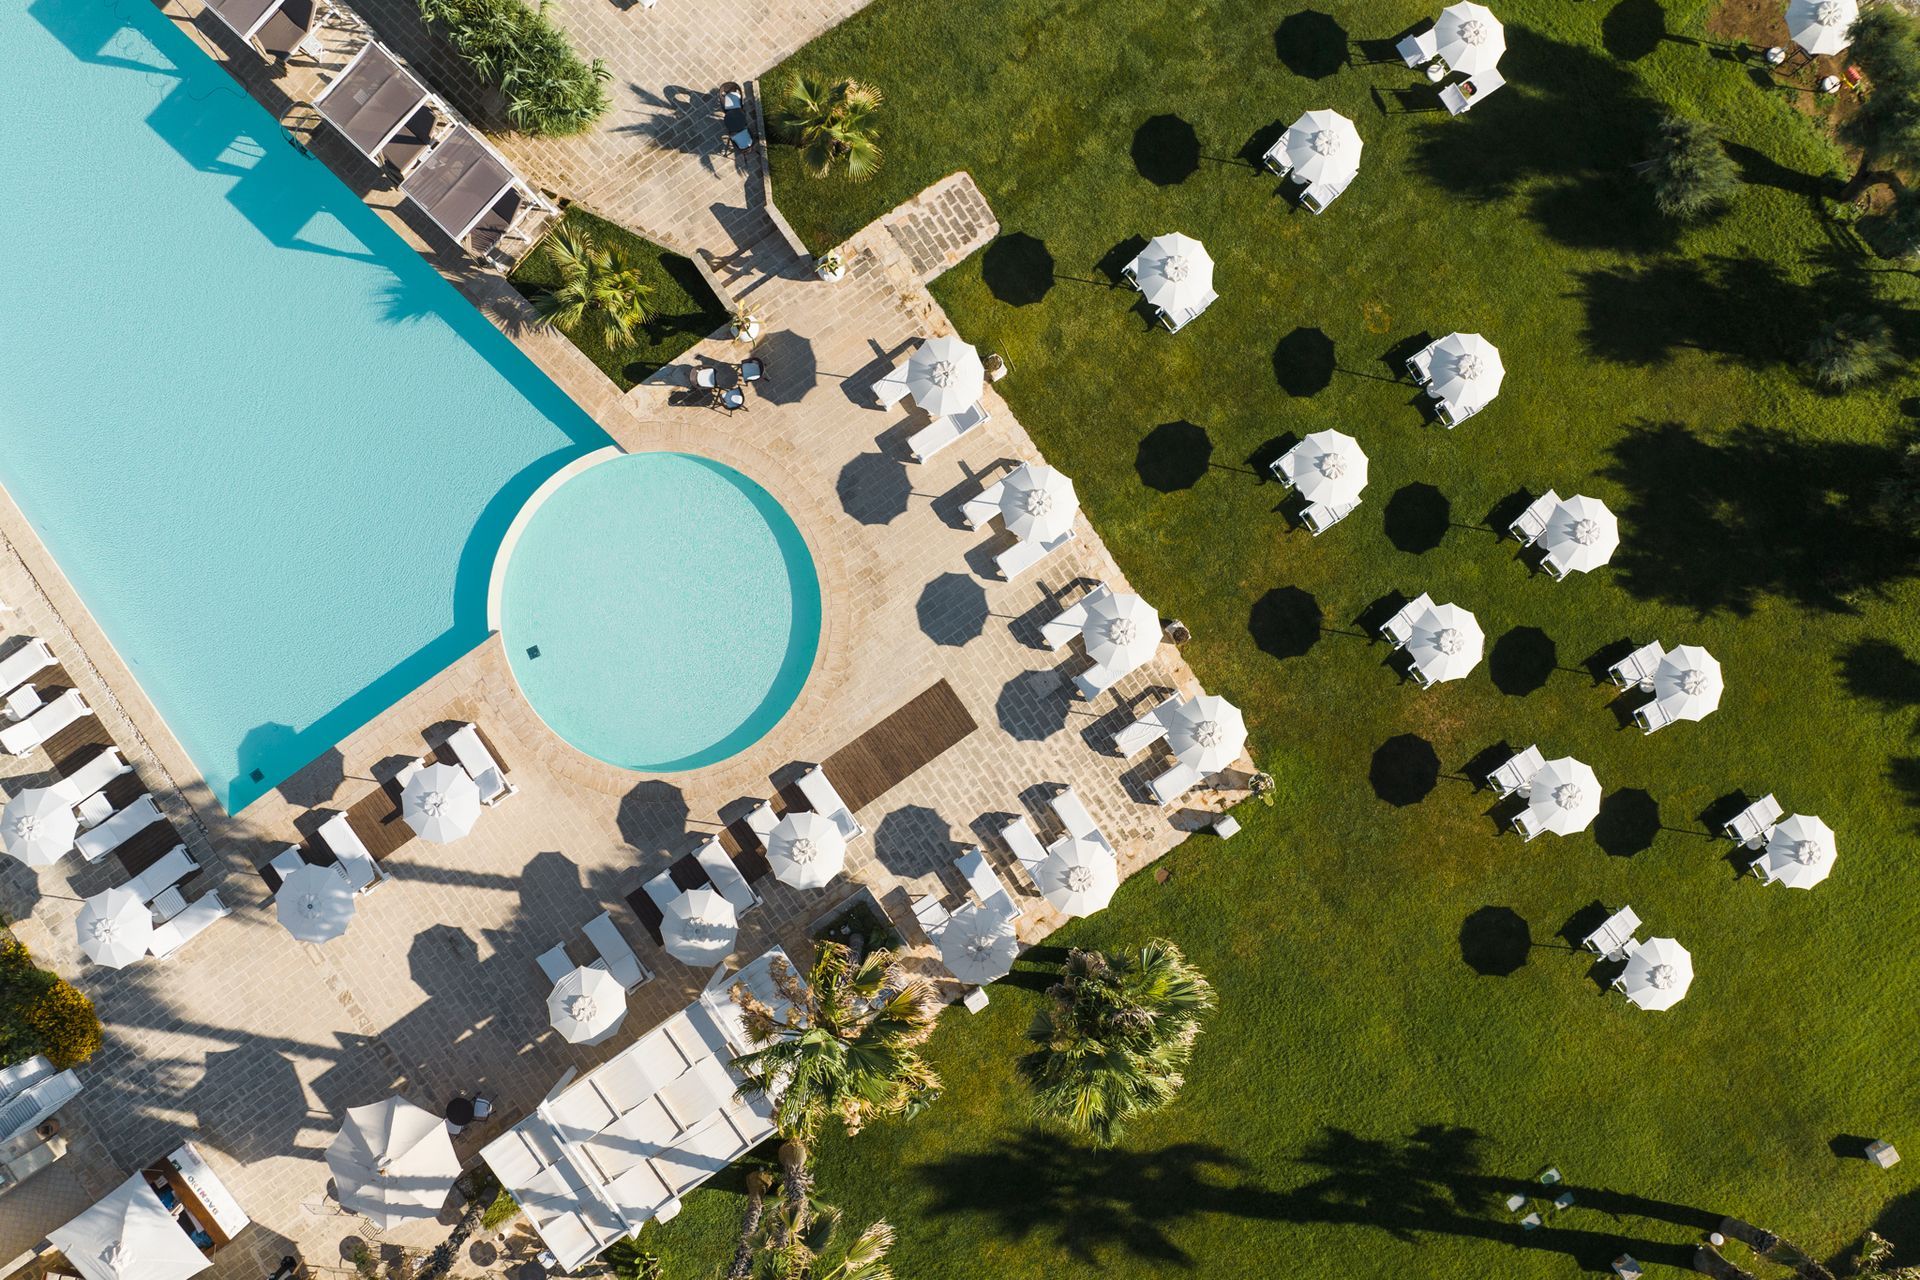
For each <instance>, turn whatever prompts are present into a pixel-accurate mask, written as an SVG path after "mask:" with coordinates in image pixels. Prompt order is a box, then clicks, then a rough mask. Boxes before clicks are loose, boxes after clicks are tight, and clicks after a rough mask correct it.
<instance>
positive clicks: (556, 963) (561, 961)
mask: <svg viewBox="0 0 1920 1280" xmlns="http://www.w3.org/2000/svg"><path fill="white" fill-rule="evenodd" d="M533 962H534V963H535V964H537V965H539V966H540V972H541V973H544V974H546V975H547V981H548V982H552V983H556V984H557V983H558V982H559V981H560V979H562V978H564V977H566V976H567V975H568V974H570V973H572V972H573V971H574V970H575V969H577V968H579V966H578V965H576V964H574V962H573V957H572V956H570V955H568V954H567V944H566V943H564V942H561V943H556V944H555V945H554V946H552V947H549V948H548V949H547V950H545V951H542V952H541V953H540V954H539V955H537V956H535V957H534V958H533Z"/></svg>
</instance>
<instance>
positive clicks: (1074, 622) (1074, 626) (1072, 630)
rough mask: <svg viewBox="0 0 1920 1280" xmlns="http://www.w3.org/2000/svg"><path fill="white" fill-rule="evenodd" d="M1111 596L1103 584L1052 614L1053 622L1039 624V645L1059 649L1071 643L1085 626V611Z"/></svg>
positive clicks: (1110, 591)
mask: <svg viewBox="0 0 1920 1280" xmlns="http://www.w3.org/2000/svg"><path fill="white" fill-rule="evenodd" d="M1112 594H1113V591H1112V590H1111V589H1110V588H1109V587H1108V586H1107V584H1106V583H1104V582H1103V583H1101V584H1100V585H1099V586H1097V587H1095V588H1094V589H1093V590H1091V591H1089V592H1087V594H1085V595H1084V596H1081V597H1080V599H1079V600H1077V601H1075V602H1074V603H1073V604H1070V605H1068V606H1067V607H1066V608H1064V609H1062V610H1061V611H1060V612H1059V613H1056V614H1054V615H1053V621H1051V622H1044V623H1041V624H1040V643H1041V644H1043V645H1045V646H1046V647H1047V648H1049V649H1059V648H1063V647H1065V646H1066V645H1069V644H1071V643H1073V638H1074V637H1075V636H1077V635H1079V634H1080V632H1081V631H1082V629H1084V628H1085V627H1086V625H1087V611H1088V610H1089V609H1091V608H1093V606H1094V605H1096V604H1098V603H1100V602H1101V601H1102V600H1105V599H1106V598H1107V597H1108V596H1110V595H1112Z"/></svg>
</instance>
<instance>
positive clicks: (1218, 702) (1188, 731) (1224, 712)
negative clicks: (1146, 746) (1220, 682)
mask: <svg viewBox="0 0 1920 1280" xmlns="http://www.w3.org/2000/svg"><path fill="white" fill-rule="evenodd" d="M1154 714H1155V715H1156V716H1157V717H1158V718H1159V721H1160V723H1161V724H1163V725H1165V726H1166V727H1167V745H1168V746H1169V747H1171V748H1173V753H1174V754H1175V755H1176V756H1179V757H1180V760H1181V762H1182V763H1184V764H1186V765H1188V766H1190V767H1192V768H1194V769H1198V770H1199V771H1200V772H1201V773H1218V772H1220V770H1222V769H1224V768H1226V767H1227V766H1228V765H1230V764H1232V763H1233V762H1234V761H1235V760H1238V759H1239V758H1240V751H1241V748H1243V747H1245V746H1246V745H1247V721H1246V717H1245V716H1242V715H1241V714H1240V708H1238V707H1236V706H1234V705H1233V704H1232V703H1231V702H1228V701H1227V700H1226V699H1225V698H1223V697H1221V696H1220V695H1219V694H1217V693H1203V694H1201V695H1200V696H1199V697H1197V698H1189V699H1187V700H1186V701H1185V702H1179V703H1175V704H1173V705H1171V706H1164V707H1161V708H1160V709H1159V710H1158V711H1157V712H1155V713H1154Z"/></svg>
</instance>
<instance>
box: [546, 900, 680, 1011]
mask: <svg viewBox="0 0 1920 1280" xmlns="http://www.w3.org/2000/svg"><path fill="white" fill-rule="evenodd" d="M580 932H581V933H583V934H585V935H586V937H587V942H588V943H589V945H591V946H592V947H593V950H594V955H595V959H594V960H593V961H592V962H591V963H590V964H589V965H588V966H587V967H588V968H592V969H605V970H606V971H607V972H608V973H610V974H612V975H613V980H614V981H615V982H618V983H619V984H620V985H621V986H622V987H625V988H626V989H627V990H628V991H631V990H633V989H634V988H635V987H638V986H640V985H642V984H643V983H648V982H651V981H653V970H651V969H649V968H647V966H646V965H644V964H642V963H640V957H639V956H637V955H635V954H634V951H633V948H632V947H631V946H629V945H627V939H626V937H625V935H623V934H622V933H621V932H620V928H619V926H618V925H616V924H614V922H613V916H612V915H611V914H610V913H609V912H605V911H602V912H601V913H600V914H599V915H597V916H595V917H594V918H593V919H591V920H589V921H587V923H586V924H585V925H583V926H581V929H580ZM537 963H538V964H539V966H540V972H541V973H543V974H545V975H546V976H547V980H548V981H549V982H556V983H557V982H559V981H560V979H562V978H564V977H566V976H567V975H568V974H569V973H572V972H573V971H574V969H576V968H577V967H578V966H577V965H575V964H574V962H573V957H572V956H570V955H568V954H567V944H566V943H564V942H563V943H560V944H559V945H558V946H555V947H553V948H551V949H550V950H547V951H544V952H542V953H541V954H540V956H539V957H538V959H537Z"/></svg>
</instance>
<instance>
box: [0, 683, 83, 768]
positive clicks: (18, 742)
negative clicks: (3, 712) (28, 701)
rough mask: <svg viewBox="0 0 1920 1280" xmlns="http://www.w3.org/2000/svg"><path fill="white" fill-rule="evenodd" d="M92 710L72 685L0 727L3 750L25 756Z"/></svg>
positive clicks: (12, 754)
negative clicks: (14, 722) (29, 712)
mask: <svg viewBox="0 0 1920 1280" xmlns="http://www.w3.org/2000/svg"><path fill="white" fill-rule="evenodd" d="M92 714H93V710H92V708H90V707H88V706H87V702H86V699H84V698H82V697H81V696H80V691H79V690H78V689H69V690H67V691H66V692H65V693H63V694H61V695H60V696H59V697H57V698H55V699H54V700H53V701H52V702H49V703H47V704H46V705H45V706H44V707H41V708H40V709H39V710H38V711H36V712H34V713H33V714H32V715H30V716H28V717H27V718H26V719H25V720H22V721H21V722H20V723H19V724H10V725H8V726H7V727H6V728H4V729H0V751H5V752H6V753H7V754H8V755H10V756H23V755H25V754H26V753H27V752H29V751H31V750H33V749H34V748H35V747H38V746H41V745H43V744H44V743H45V742H46V741H47V739H48V738H51V737H52V736H53V735H54V734H56V733H58V732H60V731H61V730H62V729H64V728H66V727H67V726H68V725H70V724H73V723H74V722H76V721H78V720H81V719H84V718H85V717H87V716H90V715H92Z"/></svg>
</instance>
